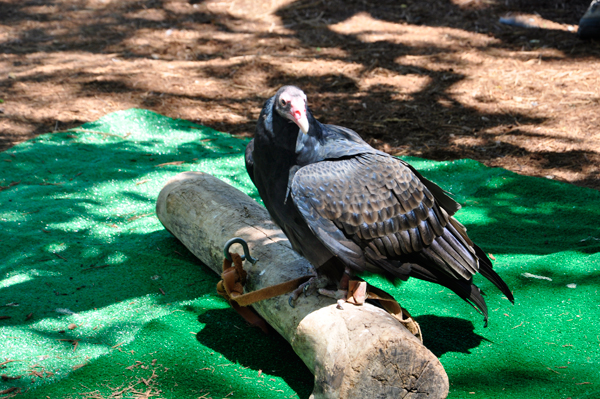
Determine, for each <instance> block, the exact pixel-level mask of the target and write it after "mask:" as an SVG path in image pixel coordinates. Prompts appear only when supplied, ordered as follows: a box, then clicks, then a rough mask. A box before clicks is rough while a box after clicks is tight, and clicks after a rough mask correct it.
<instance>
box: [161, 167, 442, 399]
mask: <svg viewBox="0 0 600 399" xmlns="http://www.w3.org/2000/svg"><path fill="white" fill-rule="evenodd" d="M156 209H157V215H158V218H159V219H160V221H161V222H162V224H163V225H164V226H165V227H166V228H167V230H169V231H170V232H171V233H172V234H173V235H175V237H177V238H178V239H179V240H180V241H181V242H182V243H183V244H184V245H185V246H186V247H187V248H188V249H189V250H190V251H191V252H192V253H194V255H196V256H197V257H198V258H199V259H200V260H201V261H202V262H203V263H204V264H205V265H207V266H208V267H210V268H211V269H212V270H214V271H215V272H216V273H218V274H221V267H222V262H223V246H224V244H225V242H226V241H227V240H228V239H230V238H232V237H241V238H243V239H244V240H246V242H247V243H248V246H249V248H250V252H251V254H252V256H253V257H255V258H258V259H259V261H258V263H256V264H255V265H252V264H250V263H249V262H244V269H245V270H246V271H247V272H248V283H247V285H246V290H248V291H252V290H255V289H259V288H263V287H267V286H271V285H275V284H279V283H282V282H285V281H288V280H291V279H294V278H296V277H301V276H305V275H307V274H310V273H311V270H312V266H311V265H310V264H309V263H308V261H307V260H306V259H304V258H303V257H301V256H300V255H298V254H297V253H296V252H294V251H293V250H292V248H291V246H290V244H289V242H288V240H287V238H286V237H285V235H284V234H283V233H282V231H281V230H280V229H279V228H278V227H277V226H276V225H275V224H274V223H273V222H272V221H271V219H270V218H269V214H268V212H267V211H266V209H264V208H263V207H262V206H260V205H258V204H257V203H256V202H255V201H254V200H253V199H252V198H250V197H248V196H247V195H246V194H244V193H242V192H240V191H239V190H236V189H235V188H233V187H231V186H230V185H228V184H226V183H224V182H222V181H221V180H219V179H217V178H215V177H213V176H211V175H208V174H204V173H198V172H186V173H181V174H179V175H177V176H176V177H174V178H173V179H171V180H170V181H169V182H168V183H167V184H166V186H165V187H164V188H163V189H162V191H161V192H160V195H159V197H158V200H157V206H156ZM231 251H236V252H238V253H240V254H243V251H242V249H241V246H239V245H235V246H233V247H232V248H231ZM253 307H254V309H256V311H257V312H258V313H259V314H260V315H261V316H262V317H263V318H265V320H266V321H267V322H268V323H269V324H270V325H271V326H272V327H273V328H274V329H275V330H277V332H279V334H281V335H282V336H283V337H284V338H285V339H286V340H287V341H288V342H289V343H290V344H291V345H292V348H293V349H294V351H295V352H296V353H297V354H298V356H300V358H301V359H302V360H303V361H304V363H305V364H306V365H307V366H308V368H309V369H310V370H311V371H312V372H313V374H314V375H315V386H314V390H313V394H312V395H311V398H314V399H325V398H327V399H329V398H344V399H345V398H360V399H362V398H427V399H434V398H445V397H446V396H447V395H448V388H449V385H448V377H447V375H446V372H445V371H444V368H443V367H442V365H441V363H440V362H439V360H438V359H437V358H436V357H435V356H434V355H433V354H432V353H431V352H430V351H429V350H428V349H427V348H426V347H425V346H423V345H422V344H421V342H420V341H419V340H418V339H417V338H415V337H414V336H413V335H412V334H411V333H410V332H409V331H408V330H407V329H406V328H405V327H404V326H403V325H401V324H400V323H399V322H398V321H396V320H395V319H394V318H393V317H391V316H390V315H389V314H388V313H386V312H385V311H384V310H382V309H379V308H377V307H375V306H372V305H369V304H365V305H363V306H354V305H350V304H346V305H345V306H344V309H343V310H340V309H337V308H336V303H335V301H334V300H332V299H330V298H326V297H323V296H317V295H313V296H308V297H304V296H301V297H300V298H299V299H298V301H297V303H296V307H295V308H291V307H290V306H289V305H288V296H287V295H283V296H279V297H276V298H272V299H268V300H265V301H262V302H258V303H256V304H254V305H253Z"/></svg>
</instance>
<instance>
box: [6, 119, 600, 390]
mask: <svg viewBox="0 0 600 399" xmlns="http://www.w3.org/2000/svg"><path fill="white" fill-rule="evenodd" d="M246 143H247V140H241V139H237V138H234V137H232V136H230V135H228V134H225V133H220V132H217V131H215V130H212V129H210V128H207V127H203V126H198V125H194V124H192V123H189V122H186V121H182V120H173V119H169V118H166V117H164V116H161V115H158V114H155V113H152V112H149V111H145V110H138V109H132V110H128V111H121V112H116V113H113V114H110V115H107V116H105V117H103V118H101V119H100V120H98V121H96V122H90V123H87V124H85V125H83V126H82V127H81V128H80V129H74V130H72V131H69V132H57V133H51V134H46V135H42V136H39V137H37V138H35V139H32V140H30V141H28V142H25V143H23V144H20V145H18V146H15V147H13V148H11V149H9V150H7V151H5V152H2V153H0V186H1V187H0V245H1V246H2V252H1V253H0V306H2V307H0V364H2V363H3V362H4V361H6V360H14V361H13V362H8V363H5V364H3V365H2V366H0V368H1V369H0V375H5V378H2V379H0V391H5V390H7V389H8V390H9V389H10V388H13V387H14V388H18V389H20V390H21V394H20V395H19V396H18V397H19V398H46V397H47V398H51V399H54V398H109V397H113V398H119V397H123V398H142V397H160V398H183V399H188V398H190V399H191V398H225V397H233V398H257V397H261V398H296V397H299V398H303V399H305V398H308V396H309V395H310V393H311V391H312V380H313V377H312V375H311V373H310V372H309V371H308V370H307V368H306V367H305V366H304V364H303V363H302V362H301V361H300V360H299V358H298V357H297V356H296V355H295V354H294V352H293V351H292V350H291V349H290V347H289V345H288V344H287V342H286V341H285V340H283V339H282V338H281V337H279V336H277V335H275V334H271V335H268V336H267V335H263V334H262V333H261V332H260V331H259V330H257V329H253V328H251V327H248V326H247V325H246V324H245V322H244V321H243V320H242V319H241V318H240V317H239V316H238V315H237V314H236V313H235V312H234V311H233V310H231V309H230V308H229V307H228V305H227V304H226V303H225V302H224V301H223V300H222V299H221V298H220V297H219V296H218V295H217V294H216V291H215V285H216V283H217V281H218V276H217V275H216V274H215V273H214V272H212V271H211V270H209V269H208V268H206V267H204V266H202V265H201V264H200V262H199V261H198V260H196V259H195V258H194V256H193V255H191V254H190V253H189V252H188V251H187V250H186V249H185V247H183V245H182V244H180V243H179V242H178V241H177V240H176V239H175V238H173V237H172V236H171V235H170V234H169V233H168V232H167V231H166V230H165V229H164V228H163V227H162V225H161V224H160V222H159V221H158V219H157V218H156V216H155V214H154V207H155V201H156V197H157V195H158V193H159V191H160V189H161V188H162V187H163V185H164V184H165V183H166V181H167V180H168V179H170V178H171V177H173V176H174V175H175V174H177V173H179V172H183V171H189V170H192V171H205V172H209V173H211V174H213V175H215V176H217V177H219V178H221V179H223V180H224V181H226V182H228V183H229V184H232V185H233V186H235V187H237V188H239V189H240V190H242V191H244V192H245V193H247V194H249V195H251V196H252V197H253V198H255V199H258V196H257V193H256V191H255V189H254V187H253V185H252V183H251V182H250V180H249V179H248V177H247V176H246V173H245V170H244V165H243V150H244V147H245V145H246ZM407 160H408V161H409V162H411V163H412V164H413V165H414V166H415V167H417V168H418V169H420V170H421V171H422V172H423V174H424V175H426V176H427V177H429V178H430V179H432V180H434V181H436V182H438V183H440V184H441V185H442V186H443V187H444V188H446V189H448V190H449V191H451V192H452V193H454V194H455V198H456V199H457V200H458V201H459V202H460V203H461V204H463V205H464V208H463V209H462V210H461V211H460V212H459V213H458V218H459V220H460V221H461V222H462V223H463V224H465V225H466V226H467V227H468V229H469V233H470V236H471V237H472V238H473V240H474V241H476V242H477V243H479V245H480V246H481V247H482V248H483V249H484V250H485V251H486V252H489V253H491V254H493V256H494V257H495V259H496V260H495V267H496V270H497V271H498V273H499V274H500V275H501V276H502V277H503V278H504V279H505V281H506V282H507V283H508V285H509V286H510V287H511V288H512V290H513V292H514V294H515V298H516V304H515V305H514V306H513V305H511V304H510V303H509V301H508V300H506V299H505V298H504V297H503V296H502V295H501V294H500V293H499V292H498V291H497V290H496V289H495V288H494V287H493V286H492V284H491V283H489V282H488V281H487V280H485V279H483V278H482V277H481V276H477V277H476V280H477V283H478V284H479V285H480V287H482V289H483V290H484V291H485V292H486V293H487V297H486V300H487V303H488V307H489V310H490V325H489V327H488V328H483V318H482V316H481V315H479V314H478V313H477V312H476V311H475V310H473V309H472V308H470V307H469V306H468V305H467V304H466V303H464V302H463V301H462V300H460V299H459V298H458V297H456V296H455V295H454V294H452V293H451V292H450V291H449V290H447V289H444V288H442V287H440V286H436V285H432V284H428V283H425V282H421V281H417V280H415V279H411V280H410V281H408V282H406V283H402V284H401V285H398V286H393V285H392V284H391V283H388V282H387V281H385V280H383V279H380V278H377V277H375V276H370V277H369V276H367V278H368V279H369V280H370V281H371V282H373V283H374V284H376V285H379V286H380V287H382V288H384V289H386V290H388V291H389V292H391V293H392V294H394V295H395V297H396V298H397V299H398V300H399V301H400V302H401V303H402V304H403V305H404V306H405V307H406V308H407V309H409V310H410V311H411V313H412V314H413V316H416V319H417V320H418V321H419V322H420V324H421V326H422V329H423V334H424V337H425V344H426V345H427V346H428V347H429V348H430V349H431V350H432V351H433V353H435V354H436V355H437V356H438V357H439V358H440V360H441V362H442V364H443V365H444V367H445V369H446V371H447V373H448V376H449V378H450V383H451V386H450V396H449V397H450V398H482V399H488V398H514V399H521V398H543V399H546V398H572V399H575V398H590V399H592V398H600V367H599V363H600V356H599V354H600V328H599V327H600V302H599V301H598V296H597V294H598V289H599V288H600V228H599V226H600V193H599V192H597V191H594V190H590V189H585V188H580V187H574V186H571V185H568V184H563V183H559V182H555V181H552V180H547V179H539V178H532V177H524V176H519V175H516V174H514V173H511V172H508V171H506V170H503V169H491V168H487V167H485V166H483V165H481V164H479V163H477V162H475V161H471V160H459V161H453V162H433V161H427V160H422V159H416V158H410V159H408V158H407ZM536 276H537V277H536ZM73 327H74V328H73ZM71 328H72V329H71ZM19 376H20V377H21V378H19V379H11V377H19ZM6 377H8V378H6ZM18 389H17V390H13V391H11V392H9V393H5V394H4V395H0V397H2V396H10V395H12V394H15V393H17V392H18ZM111 395H112V396H111Z"/></svg>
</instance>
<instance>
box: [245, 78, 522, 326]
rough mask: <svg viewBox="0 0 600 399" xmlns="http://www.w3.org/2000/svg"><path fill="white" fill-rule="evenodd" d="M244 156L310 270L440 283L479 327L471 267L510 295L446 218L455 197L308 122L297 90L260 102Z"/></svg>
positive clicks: (336, 131)
mask: <svg viewBox="0 0 600 399" xmlns="http://www.w3.org/2000/svg"><path fill="white" fill-rule="evenodd" d="M245 155H246V169H247V171H248V174H249V175H250V178H251V179H252V181H253V182H254V184H255V185H256V187H257V188H258V192H259V194H260V196H261V198H262V200H263V202H264V204H265V206H266V208H267V210H268V211H269V214H270V215H271V218H272V219H273V220H274V221H275V223H276V224H277V225H278V226H279V227H280V228H281V229H282V230H283V232H284V233H285V235H286V236H287V237H288V239H289V240H290V242H291V244H292V247H293V248H294V250H296V251H297V252H298V253H300V254H301V255H303V256H304V257H305V258H306V259H308V260H309V261H310V262H311V263H312V264H313V265H314V266H315V267H316V268H317V269H319V268H320V267H322V266H325V265H331V264H332V263H333V264H337V265H338V267H341V268H342V269H344V268H346V270H349V271H352V272H358V271H363V270H368V271H370V272H374V273H379V274H384V275H386V276H388V277H392V278H399V279H402V280H406V279H408V277H411V276H412V277H416V278H419V279H422V280H426V281H430V282H433V283H437V284H441V285H443V286H445V287H448V288H449V289H451V290H452V291H454V292H455V293H456V294H458V296H460V297H461V298H462V299H464V300H465V301H467V302H468V303H470V304H471V305H474V306H476V309H477V308H478V309H479V310H480V311H481V312H482V313H483V315H484V316H485V321H486V325H487V306H486V304H485V301H484V299H483V297H482V295H481V291H480V290H479V288H478V287H477V286H475V285H474V284H473V276H474V275H475V274H476V273H477V272H478V271H479V272H480V273H481V274H482V275H483V276H484V277H486V278H487V279H489V280H490V281H491V282H492V283H493V284H494V285H495V286H496V287H498V289H499V290H500V291H502V293H504V295H506V296H507V298H508V299H509V300H510V301H511V302H514V299H513V296H512V294H511V292H510V290H509V288H508V286H507V285H506V283H505V282H504V281H503V280H502V279H501V278H500V276H498V274H496V272H495V271H494V270H492V263H491V261H490V260H489V259H488V257H487V256H486V255H485V253H484V252H483V251H482V250H481V249H480V248H479V247H478V246H477V245H475V244H474V243H473V242H472V241H471V240H470V239H469V237H468V236H467V233H466V229H465V227H464V226H463V225H462V224H460V223H459V222H458V221H457V220H456V219H455V218H454V217H453V216H452V215H453V214H454V213H455V212H456V211H457V210H458V209H460V205H459V204H458V203H457V202H455V201H454V200H453V199H452V198H450V197H449V196H448V195H447V194H446V192H445V191H444V190H442V189H441V188H440V187H439V186H437V185H436V184H434V183H432V182H431V181H429V180H427V179H425V178H424V177H423V176H422V175H421V174H420V173H419V172H418V171H417V170H415V169H414V168H413V167H412V166H411V165H409V164H408V163H406V162H404V161H402V160H400V159H398V158H395V157H393V156H390V155H388V154H386V153H384V152H381V151H378V150H376V149H374V148H373V147H371V146H370V145H368V144H367V143H366V142H365V141H364V140H362V139H361V138H360V136H359V135H358V134H357V133H356V132H354V131H353V130H350V129H347V128H345V127H341V126H335V125H325V124H322V123H320V122H319V121H317V120H316V119H315V118H314V117H313V115H312V113H311V112H310V110H309V108H308V107H307V101H306V95H305V94H304V92H303V91H302V90H300V89H299V88H297V87H295V86H284V87H282V88H280V89H279V90H278V91H277V93H276V94H275V95H274V96H273V97H271V98H269V99H268V100H267V101H266V103H265V105H264V107H263V109H262V111H261V113H260V116H259V119H258V123H257V126H256V132H255V136H254V139H253V140H252V141H251V142H250V143H249V144H248V147H247V148H246V154H245ZM328 267H329V266H328Z"/></svg>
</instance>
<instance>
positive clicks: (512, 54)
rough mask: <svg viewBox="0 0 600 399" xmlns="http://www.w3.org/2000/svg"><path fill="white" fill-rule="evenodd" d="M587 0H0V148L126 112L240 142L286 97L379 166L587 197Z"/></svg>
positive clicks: (594, 162)
mask: <svg viewBox="0 0 600 399" xmlns="http://www.w3.org/2000/svg"><path fill="white" fill-rule="evenodd" d="M588 4H589V0H587V1H586V0H580V1H576V0H572V1H568V0H547V1H541V0H537V1H524V0H523V1H518V0H497V1H493V0H430V1H421V0H405V1H385V0H382V1H341V0H335V1H327V0H316V1H313V0H299V1H293V0H235V1H233V0H231V1H225V0H212V1H200V0H143V1H142V0H55V1H42V0H0V99H2V100H3V103H2V104H0V150H7V149H8V148H10V147H11V146H13V145H15V144H17V143H19V142H22V141H24V140H26V139H29V138H31V137H34V136H35V135H37V134H41V133H46V132H49V131H56V130H64V129H68V128H71V127H75V126H77V125H80V124H82V123H84V122H87V121H91V120H95V119H97V118H99V117H101V116H102V115H104V114H106V113H109V112H113V111H117V110H121V109H127V108H131V107H140V108H147V109H151V110H154V111H156V112H159V113H161V114H164V115H167V116H170V117H175V118H184V119H188V120H192V121H195V122H198V123H201V124H204V125H208V126H211V127H214V128H216V129H218V130H222V131H227V132H231V133H233V134H237V135H244V136H251V135H252V134H253V130H254V121H255V120H256V118H257V116H258V114H259V112H260V109H261V107H262V104H263V102H264V101H265V100H266V99H267V98H268V97H269V96H271V95H272V94H273V93H274V92H275V91H276V89H277V88H278V87H279V86H281V85H283V84H295V85H298V86H300V87H301V88H303V89H304V91H305V92H306V94H307V95H308V98H309V103H310V106H311V108H312V109H313V112H314V113H315V115H316V116H317V117H318V118H319V119H320V120H321V121H322V122H326V123H334V124H340V125H344V126H348V127H351V128H353V129H354V130H356V131H358V132H359V133H360V134H361V135H362V136H363V137H365V138H366V139H367V140H368V141H369V142H370V143H371V144H373V145H374V146H376V147H378V148H380V149H383V150H385V151H387V152H389V153H392V154H410V155H416V156H422V157H426V158H431V159H438V160H443V159H456V158H473V159H476V160H479V161H481V162H483V163H485V164H486V165H490V166H500V167H503V168H507V169H510V170H513V171H516V172H518V173H522V174H527V175H535V176H546V177H549V178H555V179H558V180H563V181H568V182H571V183H573V184H577V185H581V186H587V187H593V188H595V189H600V179H599V175H600V112H599V110H600V73H599V64H598V62H599V58H600V43H598V42H584V41H580V40H578V39H577V37H576V35H575V31H576V29H577V23H578V20H579V18H580V17H581V15H583V12H584V11H585V9H586V8H587V6H588ZM508 12H513V13H514V14H513V16H514V15H518V14H521V16H520V17H519V18H521V20H522V21H525V22H527V23H530V24H532V25H536V26H538V27H539V28H523V27H516V26H509V25H504V24H500V23H499V18H500V17H501V16H505V15H506V14H507V13H508ZM523 15H524V16H523Z"/></svg>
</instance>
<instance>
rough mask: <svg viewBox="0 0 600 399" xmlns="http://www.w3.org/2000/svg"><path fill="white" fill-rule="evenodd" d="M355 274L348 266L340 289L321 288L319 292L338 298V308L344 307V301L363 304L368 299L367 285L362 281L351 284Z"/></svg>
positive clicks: (341, 280) (340, 283)
mask: <svg viewBox="0 0 600 399" xmlns="http://www.w3.org/2000/svg"><path fill="white" fill-rule="evenodd" d="M352 276H353V272H352V270H350V268H348V267H346V269H345V270H344V275H343V276H342V278H341V279H340V282H339V286H338V289H337V290H336V291H333V290H327V289H325V288H321V289H319V294H321V295H323V296H326V297H329V298H333V299H336V300H337V301H338V308H340V309H342V308H343V305H344V303H346V302H351V303H354V304H356V305H362V304H363V303H365V300H366V295H367V292H366V288H367V285H366V283H365V284H361V283H360V282H355V281H353V282H352V284H350V278H351V277H352ZM355 283H358V284H355Z"/></svg>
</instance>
